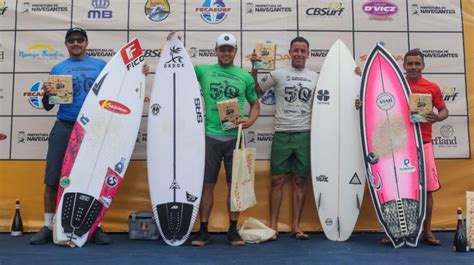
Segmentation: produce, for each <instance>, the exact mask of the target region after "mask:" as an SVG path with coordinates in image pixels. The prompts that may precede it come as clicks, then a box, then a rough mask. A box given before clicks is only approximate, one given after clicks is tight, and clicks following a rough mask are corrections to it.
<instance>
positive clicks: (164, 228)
mask: <svg viewBox="0 0 474 265" xmlns="http://www.w3.org/2000/svg"><path fill="white" fill-rule="evenodd" d="M193 210H194V205H193V204H190V203H183V202H168V203H162V204H158V205H157V206H156V211H157V213H158V224H159V227H160V231H161V233H162V236H163V237H164V238H166V239H168V240H169V241H171V242H176V241H181V240H183V241H184V240H186V238H187V236H188V230H189V228H190V226H191V225H192V219H193Z"/></svg>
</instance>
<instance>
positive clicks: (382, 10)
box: [354, 0, 407, 31]
mask: <svg viewBox="0 0 474 265" xmlns="http://www.w3.org/2000/svg"><path fill="white" fill-rule="evenodd" d="M354 29H355V30H371V31H372V30H374V31H406V30H407V17H406V2H405V1H394V0H390V1H389V0H354Z"/></svg>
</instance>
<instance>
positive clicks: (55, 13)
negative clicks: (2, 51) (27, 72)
mask: <svg viewBox="0 0 474 265" xmlns="http://www.w3.org/2000/svg"><path fill="white" fill-rule="evenodd" d="M87 2H88V1H84V2H83V3H84V4H85V3H87ZM12 5H13V3H12ZM71 10H72V9H71V1H65V0H59V1H48V0H27V1H21V0H20V1H18V12H17V20H18V22H17V29H67V28H69V23H70V22H71ZM45 37H46V36H45ZM50 38H51V39H55V38H54V37H53V36H50ZM46 39H49V38H46Z"/></svg>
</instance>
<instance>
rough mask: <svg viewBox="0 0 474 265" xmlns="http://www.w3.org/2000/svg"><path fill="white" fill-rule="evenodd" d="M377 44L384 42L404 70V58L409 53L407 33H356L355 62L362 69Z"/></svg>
mask: <svg viewBox="0 0 474 265" xmlns="http://www.w3.org/2000/svg"><path fill="white" fill-rule="evenodd" d="M377 42H382V43H384V45H385V48H386V49H387V50H388V51H389V52H390V53H391V54H392V55H393V57H395V60H396V61H397V63H398V65H399V66H400V68H401V69H403V56H404V55H405V53H406V52H407V51H408V36H407V34H406V33H398V32H387V33H377V34H374V33H372V32H356V33H355V61H356V63H357V65H358V66H359V67H361V68H363V67H364V65H365V63H366V62H367V57H368V56H369V53H370V51H372V49H373V48H374V46H375V44H376V43H377Z"/></svg>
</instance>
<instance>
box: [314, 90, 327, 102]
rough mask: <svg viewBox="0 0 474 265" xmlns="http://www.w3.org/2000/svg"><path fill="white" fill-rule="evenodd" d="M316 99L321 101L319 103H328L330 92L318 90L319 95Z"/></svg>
mask: <svg viewBox="0 0 474 265" xmlns="http://www.w3.org/2000/svg"><path fill="white" fill-rule="evenodd" d="M316 98H317V99H318V100H319V101H324V102H326V101H328V100H329V91H327V90H318V95H317V96H316Z"/></svg>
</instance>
